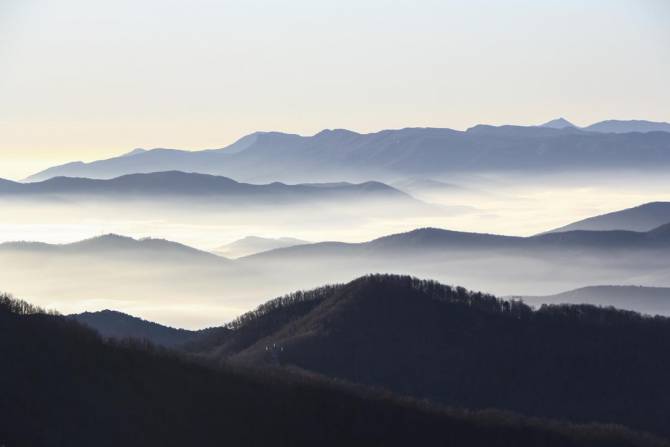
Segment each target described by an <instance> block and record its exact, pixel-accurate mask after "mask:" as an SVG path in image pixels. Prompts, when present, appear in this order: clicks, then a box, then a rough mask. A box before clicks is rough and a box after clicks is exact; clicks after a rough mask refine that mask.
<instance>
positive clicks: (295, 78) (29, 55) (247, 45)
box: [0, 0, 670, 178]
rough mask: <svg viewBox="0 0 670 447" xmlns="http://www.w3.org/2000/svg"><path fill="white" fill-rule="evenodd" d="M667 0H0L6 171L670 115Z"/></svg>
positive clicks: (0, 112) (0, 172) (1, 146)
mask: <svg viewBox="0 0 670 447" xmlns="http://www.w3.org/2000/svg"><path fill="white" fill-rule="evenodd" d="M669 79H670V2H669V1H666V0H556V1H553V0H544V1H538V0H526V1H522V0H510V1H498V0H495V1H494V0H490V1H483V0H478V1H472V0H469V1H467V2H466V1H446V0H436V1H432V0H413V1H392V0H337V1H316V0H311V1H307V0H281V1H279V0H277V1H273V0H265V1H263V0H237V1H226V0H218V1H208V0H188V1H187V0H181V1H174V0H142V1H138V0H133V1H128V0H115V1H100V0H98V1H95V0H0V177H5V178H21V177H23V176H25V175H27V174H29V173H32V172H34V171H36V170H39V169H41V168H44V167H47V166H49V165H51V164H54V163H62V162H66V161H71V160H79V159H83V160H92V159H96V158H102V157H107V156H112V155H115V154H119V153H121V152H125V151H129V150H131V149H133V148H135V147H177V148H188V149H200V148H211V147H221V146H225V145H226V144H228V143H230V142H232V141H233V140H235V139H236V138H237V137H239V136H241V135H243V134H246V133H250V132H252V131H255V130H282V131H288V132H296V133H302V134H312V133H316V132H317V131H319V130H321V129H322V128H334V127H345V128H350V129H353V130H358V131H374V130H379V129H382V128H397V127H405V126H439V127H452V128H461V129H462V128H466V127H469V126H471V125H474V124H476V123H480V122H486V123H492V124H502V123H517V124H532V123H538V122H542V121H546V120H549V119H551V118H554V117H557V116H565V117H566V118H568V119H571V120H572V121H573V122H575V123H576V124H579V125H581V124H588V123H591V122H593V121H598V120H601V119H606V118H622V119H627V118H644V119H651V120H659V121H670V86H669V85H668V84H669V83H668V80H669Z"/></svg>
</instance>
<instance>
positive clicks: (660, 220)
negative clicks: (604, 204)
mask: <svg viewBox="0 0 670 447" xmlns="http://www.w3.org/2000/svg"><path fill="white" fill-rule="evenodd" d="M666 223H670V202H650V203H645V204H643V205H639V206H636V207H634V208H627V209H625V210H621V211H614V212H611V213H607V214H602V215H600V216H594V217H589V218H588V219H584V220H580V221H579V222H574V223H571V224H569V225H566V226H564V227H561V228H557V229H555V230H552V232H562V231H572V230H591V231H604V230H630V231H649V230H652V229H654V228H656V227H659V226H661V225H664V224H666Z"/></svg>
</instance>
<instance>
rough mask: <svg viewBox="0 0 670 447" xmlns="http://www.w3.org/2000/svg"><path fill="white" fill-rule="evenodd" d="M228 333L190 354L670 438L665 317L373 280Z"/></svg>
mask: <svg viewBox="0 0 670 447" xmlns="http://www.w3.org/2000/svg"><path fill="white" fill-rule="evenodd" d="M227 329H228V332H226V333H225V334H221V337H219V339H218V340H216V342H215V343H210V344H209V346H203V345H202V344H201V345H200V346H199V347H198V348H199V350H200V352H203V353H204V354H205V355H209V356H213V357H215V358H219V359H223V360H226V361H231V360H232V361H237V362H244V363H250V364H256V365H258V364H274V363H279V364H281V365H284V366H294V367H299V368H302V369H305V370H308V371H312V372H317V373H320V374H323V375H326V376H329V377H335V378H340V379H346V380H348V381H352V382H357V383H362V384H366V385H374V386H381V387H385V388H387V389H390V390H392V391H395V392H399V393H402V394H406V395H411V396H415V397H419V398H429V399H432V400H434V401H438V402H442V403H445V404H448V405H454V406H460V407H468V408H504V409H509V410H513V411H518V412H521V413H524V414H528V415H533V416H542V417H558V418H566V419H569V420H572V421H578V422H586V421H600V422H606V423H618V424H624V425H628V426H631V427H634V428H636V429H641V430H649V431H653V432H656V433H660V434H663V435H670V429H669V428H668V425H667V414H666V409H667V408H670V382H669V381H668V380H667V378H668V377H670V358H668V356H667V352H670V319H667V318H662V317H644V316H641V315H639V314H637V313H634V312H629V311H621V310H616V309H612V308H598V307H594V306H587V305H569V306H568V305H566V306H544V307H542V308H540V309H539V310H536V311H534V310H532V309H531V308H530V307H528V306H526V305H525V304H523V303H521V302H515V301H505V300H501V299H498V298H496V297H493V296H491V295H486V294H481V293H474V292H469V291H466V290H465V289H463V288H452V287H449V286H444V285H441V284H439V283H435V282H431V281H421V280H418V279H414V278H410V277H402V276H387V275H376V276H368V277H363V278H360V279H357V280H355V281H353V282H351V283H349V284H346V285H341V286H333V287H328V288H321V289H317V290H315V291H312V292H307V293H298V294H295V295H293V296H288V297H285V298H282V299H279V300H274V301H272V302H270V303H268V304H266V305H265V306H262V307H261V308H259V309H258V310H257V311H255V312H252V313H249V314H247V315H245V316H243V317H242V318H240V319H239V320H238V321H237V322H235V323H234V324H232V325H229V327H228V328H227ZM275 346H276V347H278V348H276V349H279V351H275V349H274V348H273V347H275ZM268 349H269V351H268Z"/></svg>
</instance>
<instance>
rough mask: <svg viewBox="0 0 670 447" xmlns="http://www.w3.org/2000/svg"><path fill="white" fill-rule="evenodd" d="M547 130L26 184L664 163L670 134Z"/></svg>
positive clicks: (356, 142)
mask: <svg viewBox="0 0 670 447" xmlns="http://www.w3.org/2000/svg"><path fill="white" fill-rule="evenodd" d="M603 126H604V125H603ZM553 127H556V126H548V127H542V126H528V127H523V126H500V127H495V126H489V125H477V126H474V127H472V128H470V129H468V130H466V131H458V130H452V129H442V128H406V129H399V130H383V131H380V132H375V133H369V134H360V133H357V132H353V131H350V130H344V129H335V130H324V131H322V132H319V133H317V134H316V135H313V136H300V135H295V134H286V133H280V132H256V133H254V134H251V135H248V136H245V137H243V138H242V139H240V140H238V141H237V142H235V143H233V144H232V145H231V146H228V147H226V148H222V149H213V150H203V151H184V150H175V149H152V150H141V151H138V150H135V151H133V152H131V153H130V154H124V155H123V156H120V157H114V158H110V159H106V160H98V161H94V162H90V163H83V162H73V163H68V164H65V165H61V166H54V167H52V168H49V169H46V170H44V171H42V172H39V173H36V174H34V175H32V176H30V177H28V179H27V181H30V182H36V181H43V180H47V179H49V178H53V177H59V176H65V177H87V178H103V179H109V178H114V177H118V176H122V175H126V174H133V173H148V172H157V171H171V170H181V171H188V172H198V173H204V174H214V175H223V176H228V177H234V178H235V179H237V180H241V181H253V182H268V181H288V182H323V181H342V180H354V181H361V180H369V179H373V178H374V179H381V180H393V179H397V178H405V177H414V176H429V177H430V176H438V177H439V176H441V175H447V174H453V173H472V172H535V171H537V170H542V171H546V170H550V171H557V170H558V171H560V170H587V169H597V170H602V169H608V168H610V169H619V168H621V169H631V168H660V167H667V166H668V165H670V132H665V131H653V132H646V133H641V132H628V133H614V132H609V131H608V133H601V132H594V131H589V130H582V129H578V128H575V127H572V126H563V127H561V128H558V129H557V128H553ZM601 127H602V126H601ZM607 128H608V129H609V128H611V126H610V127H607ZM663 128H664V129H665V127H663Z"/></svg>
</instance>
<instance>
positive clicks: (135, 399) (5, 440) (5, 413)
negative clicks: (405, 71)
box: [0, 296, 665, 447]
mask: <svg viewBox="0 0 670 447" xmlns="http://www.w3.org/2000/svg"><path fill="white" fill-rule="evenodd" d="M0 356H1V357H2V359H3V366H2V370H1V373H0V393H1V398H0V421H2V422H1V423H0V444H2V445H7V446H14V445H16V446H91V445H96V446H119V445H124V446H135V445H137V446H140V445H141V446H151V445H156V446H158V445H160V446H181V445H198V446H209V445H247V446H253V445H287V446H288V445H291V446H295V445H323V446H326V445H333V446H341V445H354V443H364V444H365V445H385V446H386V445H453V446H475V445H477V446H478V445H487V446H510V445H514V446H540V445H541V446H561V447H565V446H603V447H604V446H661V445H665V444H664V443H663V442H662V441H660V440H658V439H656V438H653V437H651V436H648V435H643V434H637V433H634V432H631V431H629V430H627V429H624V428H618V427H612V426H594V425H590V426H574V425H569V424H565V423H557V422H551V421H543V420H530V419H524V418H522V417H518V416H514V415H511V414H506V413H500V412H495V411H487V412H464V411H456V410H445V409H441V408H438V407H433V406H432V405H429V404H426V403H418V402H415V401H411V400H407V399H400V398H397V397H393V396H392V395H384V394H381V393H377V392H371V391H366V390H365V389H362V388H358V387H353V386H346V385H344V384H337V383H333V382H328V381H325V380H323V379H319V378H313V377H308V376H305V375H300V374H295V373H293V374H290V373H287V372H285V371H281V370H277V369H272V370H269V369H266V370H264V371H262V372H261V371H258V370H256V371H253V370H244V369H233V368H231V367H226V368H216V369H215V368H213V367H211V366H204V365H200V364H196V363H193V362H189V361H187V360H186V359H184V358H181V357H180V356H178V355H176V354H175V353H170V352H168V351H161V350H156V349H153V348H151V347H150V346H149V345H146V344H142V343H125V344H119V343H109V342H104V341H103V340H102V339H101V337H100V336H99V335H97V334H96V333H95V332H93V331H92V330H90V329H87V328H85V327H84V326H82V325H81V324H79V323H78V322H76V321H74V320H72V319H68V318H64V317H61V316H58V315H52V314H45V313H43V312H42V311H41V310H40V309H38V308H35V307H33V306H30V305H28V304H26V303H23V302H21V301H17V300H13V299H11V298H9V297H6V296H3V297H1V298H0Z"/></svg>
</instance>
